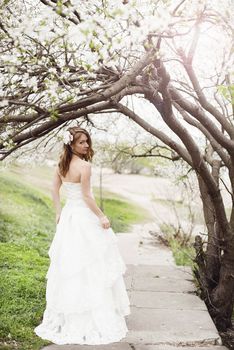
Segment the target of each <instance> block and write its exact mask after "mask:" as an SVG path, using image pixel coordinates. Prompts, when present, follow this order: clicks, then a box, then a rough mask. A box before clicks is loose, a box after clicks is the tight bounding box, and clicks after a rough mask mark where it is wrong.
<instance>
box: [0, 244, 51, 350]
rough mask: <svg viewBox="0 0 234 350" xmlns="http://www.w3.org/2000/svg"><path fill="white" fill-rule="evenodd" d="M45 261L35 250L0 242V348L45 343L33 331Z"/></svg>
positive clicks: (42, 305)
mask: <svg viewBox="0 0 234 350" xmlns="http://www.w3.org/2000/svg"><path fill="white" fill-rule="evenodd" d="M48 263H49V261H48V258H46V257H43V256H41V255H40V254H39V252H38V251H37V250H36V249H33V248H29V247H26V246H24V245H22V244H19V245H18V244H14V243H0V267H1V269H0V277H1V296H0V300H1V316H0V348H1V349H19V350H21V349H22V350H29V349H33V350H34V349H40V348H41V347H42V346H43V345H46V344H49V342H48V341H45V340H42V339H40V338H39V337H37V336H36V335H35V333H34V332H33V328H34V327H36V326H37V325H38V324H39V323H40V320H41V316H42V314H43V311H44V308H45V274H46V271H47V268H48ZM4 344H5V345H4Z"/></svg>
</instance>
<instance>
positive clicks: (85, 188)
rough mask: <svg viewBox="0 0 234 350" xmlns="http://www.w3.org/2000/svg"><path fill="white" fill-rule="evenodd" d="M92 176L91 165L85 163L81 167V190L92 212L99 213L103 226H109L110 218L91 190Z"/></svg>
mask: <svg viewBox="0 0 234 350" xmlns="http://www.w3.org/2000/svg"><path fill="white" fill-rule="evenodd" d="M90 176H91V165H90V164H89V163H88V164H85V165H84V166H83V167H82V169H81V191H82V195H83V198H84V201H85V202H86V204H87V205H88V207H89V208H90V209H91V210H92V212H93V213H94V214H95V215H97V216H98V217H99V219H100V221H101V224H102V227H103V228H109V227H110V222H109V220H108V218H107V217H106V216H105V215H104V213H103V212H102V211H101V209H100V208H99V207H98V206H97V204H96V201H95V199H94V198H93V196H92V194H91V191H90Z"/></svg>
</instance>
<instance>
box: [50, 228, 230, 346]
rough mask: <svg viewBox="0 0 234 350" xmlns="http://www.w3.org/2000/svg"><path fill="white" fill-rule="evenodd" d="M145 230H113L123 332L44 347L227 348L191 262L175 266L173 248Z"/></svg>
mask: <svg viewBox="0 0 234 350" xmlns="http://www.w3.org/2000/svg"><path fill="white" fill-rule="evenodd" d="M149 230H152V224H150V223H149V224H147V225H144V226H138V225H136V226H135V227H134V232H135V233H125V234H123V233H121V234H118V235H117V236H118V240H119V248H120V251H121V254H122V256H123V258H124V260H125V262H126V264H127V271H126V274H125V276H124V279H125V283H126V287H127V290H128V293H129V297H130V302H131V314H130V315H128V316H126V322H127V326H128V329H129V332H128V333H127V336H126V337H125V338H124V339H122V340H121V341H120V342H118V343H112V344H108V345H97V346H91V345H50V346H47V347H44V348H43V350H227V348H226V347H224V346H222V345H221V344H222V343H221V339H220V337H219V334H218V332H217V330H216V328H215V326H214V323H213V321H212V320H211V318H210V316H209V313H208V311H207V308H206V306H205V304H204V303H203V302H202V301H201V300H200V298H199V297H197V296H196V295H195V293H194V292H195V287H194V284H193V276H192V272H191V270H190V268H188V267H178V266H176V265H175V263H174V260H173V257H172V253H171V251H170V250H169V249H168V248H166V247H164V246H162V245H160V244H159V243H158V242H157V241H156V239H155V237H154V236H153V235H152V234H150V233H149Z"/></svg>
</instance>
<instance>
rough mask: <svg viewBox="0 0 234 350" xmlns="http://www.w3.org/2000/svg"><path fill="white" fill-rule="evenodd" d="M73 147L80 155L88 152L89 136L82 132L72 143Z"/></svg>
mask: <svg viewBox="0 0 234 350" xmlns="http://www.w3.org/2000/svg"><path fill="white" fill-rule="evenodd" d="M72 149H73V151H74V152H76V153H78V154H80V155H85V154H87V152H88V149H89V144H88V137H87V136H86V135H85V134H80V137H79V138H78V139H77V140H76V141H75V143H74V144H73V145H72Z"/></svg>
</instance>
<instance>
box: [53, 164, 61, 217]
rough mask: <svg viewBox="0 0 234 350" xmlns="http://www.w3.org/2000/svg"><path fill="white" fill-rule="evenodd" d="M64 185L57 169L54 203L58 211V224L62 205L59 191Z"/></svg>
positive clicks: (54, 181) (54, 182)
mask: <svg viewBox="0 0 234 350" xmlns="http://www.w3.org/2000/svg"><path fill="white" fill-rule="evenodd" d="M61 185H62V180H61V178H60V176H59V173H58V169H56V171H55V174H54V178H53V183H52V191H51V192H52V199H53V203H54V207H55V210H56V223H57V224H58V222H59V218H60V213H61V203H60V195H59V189H60V187H61Z"/></svg>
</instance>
